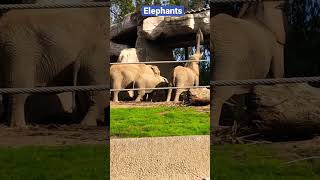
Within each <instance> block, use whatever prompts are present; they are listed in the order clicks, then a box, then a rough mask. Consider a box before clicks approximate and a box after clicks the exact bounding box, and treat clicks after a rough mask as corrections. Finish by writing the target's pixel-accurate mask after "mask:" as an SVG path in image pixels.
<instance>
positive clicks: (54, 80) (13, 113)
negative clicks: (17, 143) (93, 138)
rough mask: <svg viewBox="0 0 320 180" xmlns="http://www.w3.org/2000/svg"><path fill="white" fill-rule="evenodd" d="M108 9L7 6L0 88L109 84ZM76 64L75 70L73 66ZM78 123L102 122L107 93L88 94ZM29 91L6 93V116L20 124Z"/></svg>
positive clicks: (0, 21) (0, 27) (0, 35)
mask: <svg viewBox="0 0 320 180" xmlns="http://www.w3.org/2000/svg"><path fill="white" fill-rule="evenodd" d="M108 13H109V12H108V10H107V8H104V7H102V8H83V9H80V8H66V9H36V10H31V9H29V10H11V11H9V12H7V13H5V14H4V15H3V16H2V17H1V18H0V58H1V59H0V65H1V66H0V68H1V70H0V72H1V82H2V83H1V87H8V88H31V87H36V86H70V85H73V84H74V82H73V80H74V78H75V77H74V76H76V77H77V78H76V83H77V85H106V84H108V83H109V79H108V78H107V77H108V76H107V75H108V74H109V68H108V67H107V66H108V59H109V54H108V52H107V51H106V49H109V42H108V41H107V40H108V39H109V29H108V28H109V26H110V25H109V21H107V19H108V18H109V17H108ZM75 67H77V68H78V69H75ZM88 94H89V99H88V101H87V102H86V103H87V105H88V112H87V113H86V115H85V117H84V118H83V120H82V122H81V123H82V124H83V125H96V124H97V122H99V121H104V110H105V108H106V106H107V105H108V103H109V102H108V99H109V98H108V94H109V93H107V92H103V91H101V92H90V93H88ZM27 97H28V94H16V95H10V96H7V99H8V103H7V104H6V107H5V108H6V120H7V122H9V123H10V126H13V127H25V126H26V121H25V102H26V99H27Z"/></svg>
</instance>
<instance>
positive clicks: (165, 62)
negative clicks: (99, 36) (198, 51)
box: [110, 60, 209, 65]
mask: <svg viewBox="0 0 320 180" xmlns="http://www.w3.org/2000/svg"><path fill="white" fill-rule="evenodd" d="M186 62H209V61H208V60H184V61H145V62H130V63H110V65H115V64H167V63H186Z"/></svg>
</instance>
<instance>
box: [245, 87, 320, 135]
mask: <svg viewBox="0 0 320 180" xmlns="http://www.w3.org/2000/svg"><path fill="white" fill-rule="evenodd" d="M254 93H255V94H256V101H255V105H256V106H255V110H254V112H253V111H252V110H251V112H250V113H251V114H254V116H253V117H255V118H254V119H253V122H254V123H255V124H256V125H257V127H258V128H259V130H260V131H261V132H263V133H267V134H269V135H271V134H272V135H275V136H277V135H285V136H304V135H305V136H307V135H312V134H317V133H320V89H319V88H315V87H312V86H310V85H308V84H290V85H289V84H286V85H273V86H256V87H255V88H254Z"/></svg>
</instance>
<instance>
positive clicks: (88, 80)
mask: <svg viewBox="0 0 320 180" xmlns="http://www.w3.org/2000/svg"><path fill="white" fill-rule="evenodd" d="M97 58H99V57H97ZM94 59H95V57H93V60H94ZM83 66H84V67H83ZM105 66H106V63H105V62H104V61H103V63H102V64H101V65H97V64H90V65H82V64H81V68H80V71H79V76H81V77H83V76H84V78H83V79H84V82H83V83H85V84H86V85H105V84H107V78H106V73H107V72H105V69H107V67H105ZM83 79H81V80H83ZM79 80H80V79H79ZM88 93H89V108H88V112H87V114H86V116H85V117H84V119H83V120H82V122H81V124H82V125H85V126H96V125H97V121H104V110H105V108H106V107H107V104H108V103H109V100H108V98H109V93H110V91H91V92H88Z"/></svg>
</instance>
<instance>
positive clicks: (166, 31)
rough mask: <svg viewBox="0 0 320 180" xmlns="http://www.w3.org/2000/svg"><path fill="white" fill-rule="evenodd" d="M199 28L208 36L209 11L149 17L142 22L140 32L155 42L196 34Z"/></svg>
mask: <svg viewBox="0 0 320 180" xmlns="http://www.w3.org/2000/svg"><path fill="white" fill-rule="evenodd" d="M199 28H201V30H202V32H203V34H204V35H208V34H210V10H206V11H203V12H199V13H194V14H186V15H184V16H178V17H164V16H158V17H149V18H146V19H145V20H143V26H142V31H143V33H144V34H145V37H146V38H147V39H149V40H156V39H158V38H160V37H161V38H169V37H175V36H177V35H187V34H196V33H197V31H198V29H199Z"/></svg>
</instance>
